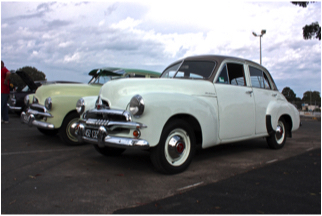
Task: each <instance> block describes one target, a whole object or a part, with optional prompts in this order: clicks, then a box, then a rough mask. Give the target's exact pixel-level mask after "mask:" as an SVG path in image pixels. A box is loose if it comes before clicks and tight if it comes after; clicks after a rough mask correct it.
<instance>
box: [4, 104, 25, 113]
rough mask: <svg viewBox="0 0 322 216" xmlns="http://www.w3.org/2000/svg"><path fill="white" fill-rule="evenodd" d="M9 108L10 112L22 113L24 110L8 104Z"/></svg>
mask: <svg viewBox="0 0 322 216" xmlns="http://www.w3.org/2000/svg"><path fill="white" fill-rule="evenodd" d="M7 106H8V108H9V110H10V111H21V110H22V107H16V106H10V104H9V103H7Z"/></svg>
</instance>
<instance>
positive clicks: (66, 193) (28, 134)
mask: <svg viewBox="0 0 322 216" xmlns="http://www.w3.org/2000/svg"><path fill="white" fill-rule="evenodd" d="M320 149H321V122H319V121H314V120H311V119H305V120H304V121H303V126H302V127H301V128H300V129H299V130H298V131H297V132H295V133H294V134H293V138H292V139H288V140H287V144H286V145H285V147H284V148H283V149H281V150H278V151H274V150H271V149H269V148H268V147H267V144H266V141H265V140H264V139H255V140H251V141H246V142H239V143H234V144H227V145H221V146H216V147H213V148H209V149H205V150H202V151H200V152H198V154H197V155H196V156H195V158H194V160H193V162H192V164H191V166H190V167H189V169H188V170H187V171H185V172H184V173H180V174H178V175H173V176H169V175H162V174H159V173H158V172H156V171H155V169H154V167H153V165H152V164H151V162H150V158H149V153H148V152H146V151H137V150H127V151H125V152H124V154H123V155H122V156H121V157H111V158H108V157H104V156H102V155H100V154H99V153H97V152H96V151H95V149H94V148H93V146H91V145H89V144H86V145H82V146H77V147H70V146H66V145H64V144H63V143H62V142H61V141H60V139H59V137H57V136H56V137H47V136H44V135H42V134H41V133H40V132H38V130H37V129H36V128H33V127H31V128H30V127H28V126H26V125H22V124H21V123H20V120H19V118H18V116H15V115H10V123H9V124H8V125H2V126H1V213H2V214H100V213H113V212H115V213H125V212H126V211H132V210H133V211H136V210H134V209H133V208H135V209H136V208H138V210H139V211H140V213H144V211H145V212H150V211H151V213H158V212H160V213H180V212H182V213H194V212H195V213H197V212H198V213H223V214H224V213H234V214H238V213H261V212H263V213H270V212H271V213H280V214H282V213H291V214H292V213H299V214H302V213H311V212H315V213H316V214H318V213H319V212H316V209H321V202H320V201H319V200H318V199H320V197H321V194H320V191H321V190H320V185H321V168H320V167H321V164H320V159H321V156H320V155H319V154H318V152H319V151H320ZM307 154H309V155H307ZM310 154H313V155H312V156H310ZM302 155H304V156H305V157H306V158H307V160H306V159H296V158H297V157H301V156H302ZM294 158H295V161H294V160H293V159H294ZM317 159H319V160H317ZM288 160H290V162H287V161H288ZM316 160H317V162H316ZM284 162H287V163H288V165H287V167H289V168H287V169H286V170H285V169H281V170H280V171H281V172H282V170H283V174H282V173H281V172H279V169H277V170H276V169H273V168H271V169H268V170H266V171H265V172H263V173H260V171H261V170H262V169H266V168H270V167H275V166H277V167H280V166H281V165H279V164H280V163H284ZM312 162H313V164H312ZM315 162H316V164H314V163H315ZM306 163H307V164H308V165H310V166H313V167H312V169H311V168H310V169H308V170H304V171H308V173H306V172H304V171H301V170H302V168H303V166H301V164H306ZM274 171H276V173H275V174H276V176H277V179H278V180H279V182H280V181H281V182H284V181H282V180H280V179H283V178H286V180H285V182H286V181H287V182H288V183H289V184H288V185H289V186H288V187H287V188H286V189H285V194H284V195H285V196H284V195H283V194H282V195H280V194H279V193H278V196H274V194H275V193H274V192H278V191H276V190H274V187H275V186H276V185H275V184H273V183H274V181H273V182H271V181H270V180H269V177H271V176H272V177H273V176H274V175H275V174H274ZM296 171H297V172H300V173H299V174H297V173H296ZM284 172H285V173H286V174H284ZM287 173H288V174H287ZM301 173H303V174H305V173H306V174H305V175H306V176H307V178H305V179H304V178H302V177H303V176H304V175H300V174H301ZM312 173H316V175H313V174H312ZM309 174H310V175H311V176H310V178H309V177H308V175H309ZM247 176H248V177H247ZM256 176H257V177H256ZM239 178H240V179H239ZM236 179H237V180H236ZM257 179H258V181H256V180H257ZM236 182H237V183H236ZM257 183H259V184H257ZM225 184H227V185H229V186H227V185H226V186H225ZM303 184H305V185H307V186H312V188H305V185H303ZM317 184H318V185H319V187H318V186H317ZM203 188H205V189H204V190H203ZM244 188H246V189H247V190H246V189H244ZM292 188H293V190H294V191H295V192H292ZM258 189H260V190H259V191H263V192H261V194H258V193H257V191H258ZM288 189H289V190H288ZM304 190H305V191H304ZM199 191H200V193H199ZM201 191H203V192H201ZM214 191H215V192H214ZM227 192H228V195H227V196H225V194H226V193H227ZM264 192H265V193H267V194H266V195H265V196H264V195H262V193H264ZM194 193H196V194H195V195H194ZM265 193H264V194H265ZM308 193H309V194H308ZM294 196H295V197H294ZM279 197H280V198H281V199H279ZM283 197H284V198H283ZM292 197H293V199H291V198H292ZM243 198H245V199H243ZM260 198H262V200H261V199H260ZM167 199H174V200H172V202H171V203H172V204H171V205H168V204H166V203H164V202H166V201H164V200H167ZM302 199H304V200H305V202H299V201H300V200H302ZM310 199H312V200H310ZM207 200H208V201H207ZM213 200H216V203H214V202H213ZM243 200H244V201H243ZM272 200H280V202H277V201H276V202H275V201H272ZM281 200H282V201H281ZM217 201H219V202H217ZM306 201H307V202H306ZM247 203H257V204H256V207H257V208H250V207H251V206H248V205H247ZM263 203H264V204H265V203H267V205H264V207H263V208H261V205H262V204H263ZM309 203H311V204H312V205H313V207H312V205H309ZM317 203H318V204H319V205H318V204H317ZM196 204H198V205H196ZM228 204H230V205H228ZM268 204H269V205H268ZM277 204H279V205H277ZM282 204H284V205H285V206H293V207H290V208H286V207H285V209H283V208H275V210H276V211H274V212H273V209H274V208H273V207H272V208H269V207H271V206H276V207H278V206H280V205H282ZM181 205H182V207H180V206H181ZM249 205H251V204H249ZM243 206H244V207H245V209H242V207H243ZM295 207H296V208H295ZM142 208H144V209H145V210H144V211H143V212H142V211H141V210H140V209H142ZM212 208H215V209H212ZM180 209H181V210H180ZM268 209H272V211H268ZM201 210H203V212H202V211H201ZM215 210H216V211H215ZM279 210H280V211H279Z"/></svg>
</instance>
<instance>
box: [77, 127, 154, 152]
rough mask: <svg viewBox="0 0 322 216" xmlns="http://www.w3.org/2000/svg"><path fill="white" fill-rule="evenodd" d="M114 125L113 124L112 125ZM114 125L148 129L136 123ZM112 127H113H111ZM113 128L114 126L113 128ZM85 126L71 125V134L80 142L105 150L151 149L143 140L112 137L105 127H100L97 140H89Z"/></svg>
mask: <svg viewBox="0 0 322 216" xmlns="http://www.w3.org/2000/svg"><path fill="white" fill-rule="evenodd" d="M111 124H113V123H111ZM114 124H116V125H119V126H122V127H125V126H126V125H127V124H128V126H129V128H131V127H133V126H134V125H136V128H137V129H139V128H146V127H147V126H145V125H142V124H138V123H134V122H124V123H122V124H121V123H120V122H118V123H117V122H114ZM110 126H112V125H110ZM112 127H113V126H112ZM85 128H86V126H85V124H83V123H81V122H78V123H74V124H72V125H71V132H72V134H73V135H74V136H76V137H77V139H78V141H79V142H82V141H85V142H89V143H92V144H97V145H98V146H99V147H101V148H103V147H105V146H107V147H116V148H139V149H149V148H150V145H149V142H148V141H146V140H143V139H136V138H127V137H118V136H111V135H109V134H108V132H107V130H106V128H105V127H104V126H99V128H98V134H97V139H93V138H89V137H86V136H85Z"/></svg>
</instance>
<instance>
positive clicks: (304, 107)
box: [302, 104, 321, 111]
mask: <svg viewBox="0 0 322 216" xmlns="http://www.w3.org/2000/svg"><path fill="white" fill-rule="evenodd" d="M316 109H320V110H321V108H320V107H319V106H316V105H309V104H302V110H303V111H314V110H316Z"/></svg>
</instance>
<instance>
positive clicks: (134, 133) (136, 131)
mask: <svg viewBox="0 0 322 216" xmlns="http://www.w3.org/2000/svg"><path fill="white" fill-rule="evenodd" d="M133 136H134V137H135V138H140V136H141V132H140V130H135V131H133Z"/></svg>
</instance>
